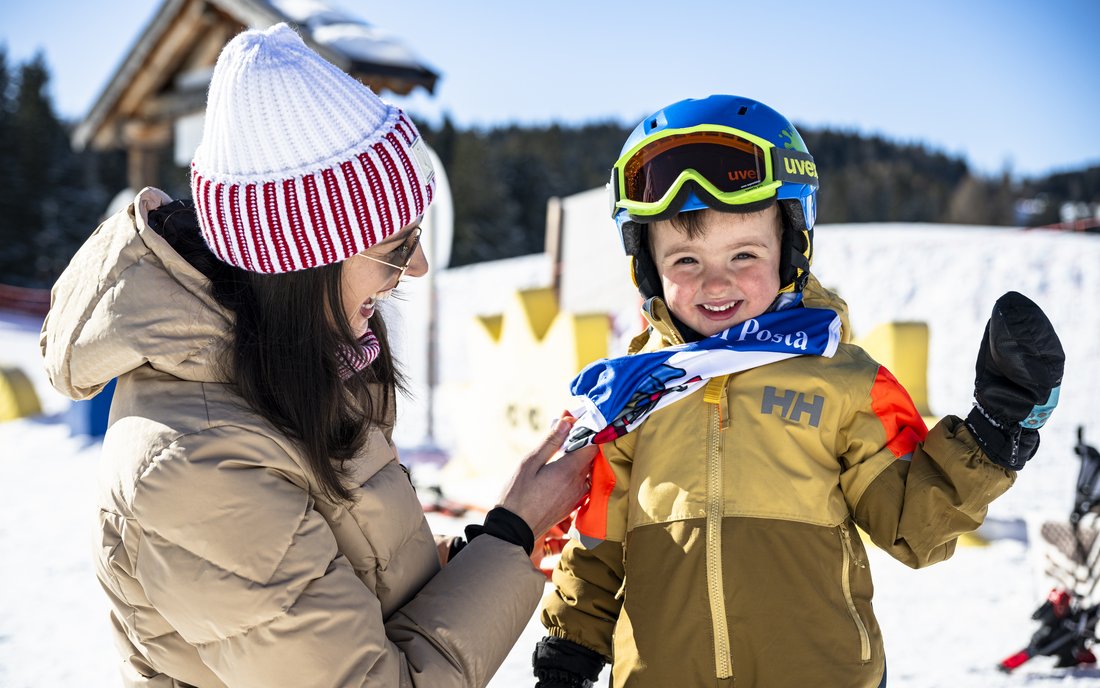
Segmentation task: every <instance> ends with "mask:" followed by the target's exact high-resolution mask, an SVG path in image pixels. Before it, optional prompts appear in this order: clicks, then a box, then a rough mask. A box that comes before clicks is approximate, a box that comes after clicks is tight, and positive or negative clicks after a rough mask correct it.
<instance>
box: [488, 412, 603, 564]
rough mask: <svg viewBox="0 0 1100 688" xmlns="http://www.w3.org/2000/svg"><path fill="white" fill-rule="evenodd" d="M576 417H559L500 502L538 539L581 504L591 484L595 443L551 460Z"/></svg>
mask: <svg viewBox="0 0 1100 688" xmlns="http://www.w3.org/2000/svg"><path fill="white" fill-rule="evenodd" d="M573 421H574V418H573V417H572V416H569V415H564V416H562V417H561V418H559V419H558V421H557V423H555V424H554V429H553V431H552V432H551V433H550V436H549V437H547V438H546V440H545V441H544V442H543V443H542V445H541V446H540V447H539V448H538V449H536V450H535V451H533V452H532V453H530V454H528V455H527V457H526V458H524V459H523V462H522V463H520V465H519V468H518V469H516V472H515V473H514V474H513V475H512V480H511V481H510V482H509V483H508V487H506V488H505V490H504V496H503V497H501V500H500V506H502V507H504V508H505V509H507V510H508V511H511V512H512V513H513V514H515V515H516V516H519V517H520V518H522V519H523V520H524V522H526V523H527V525H528V526H529V527H530V528H531V532H532V533H534V534H535V542H536V543H539V542H540V541H541V539H542V536H543V535H545V534H546V532H547V531H548V530H550V528H551V527H552V526H554V525H555V524H556V523H558V522H559V521H561V520H562V519H564V518H565V517H566V516H568V515H569V512H571V511H573V509H575V508H577V505H578V504H580V502H581V500H583V499H584V496H585V495H586V494H587V493H588V490H589V487H590V482H589V479H590V476H591V469H592V459H593V458H594V457H595V456H596V451H597V450H596V447H595V446H594V445H589V446H587V447H582V448H581V449H578V450H577V451H574V452H570V453H568V454H564V455H562V456H561V457H559V458H558V459H556V460H554V461H549V459H550V458H551V457H552V456H554V454H555V453H556V452H557V451H558V450H559V449H561V445H562V443H563V442H565V438H566V436H567V435H568V434H569V430H570V429H571V428H572V427H573Z"/></svg>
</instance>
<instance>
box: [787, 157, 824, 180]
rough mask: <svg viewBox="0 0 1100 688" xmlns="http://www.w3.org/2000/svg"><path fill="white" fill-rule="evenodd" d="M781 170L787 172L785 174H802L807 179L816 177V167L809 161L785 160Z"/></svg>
mask: <svg viewBox="0 0 1100 688" xmlns="http://www.w3.org/2000/svg"><path fill="white" fill-rule="evenodd" d="M783 169H785V170H787V174H804V175H807V176H809V177H816V176H817V165H815V164H814V163H812V162H810V161H809V160H795V159H794V158H785V159H784V160H783Z"/></svg>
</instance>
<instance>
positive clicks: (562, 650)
mask: <svg viewBox="0 0 1100 688" xmlns="http://www.w3.org/2000/svg"><path fill="white" fill-rule="evenodd" d="M531 664H532V666H534V668H535V678H537V679H538V683H536V684H535V688H592V686H593V685H595V683H596V679H598V678H599V677H600V669H602V668H603V664H604V661H603V657H602V656H601V655H600V653H598V652H593V651H592V650H589V649H588V648H587V647H582V646H580V645H578V644H576V643H574V642H572V641H569V640H566V639H565V638H558V637H556V636H547V637H545V638H543V639H542V640H540V641H539V642H538V644H537V645H535V654H534V655H533V656H532V657H531Z"/></svg>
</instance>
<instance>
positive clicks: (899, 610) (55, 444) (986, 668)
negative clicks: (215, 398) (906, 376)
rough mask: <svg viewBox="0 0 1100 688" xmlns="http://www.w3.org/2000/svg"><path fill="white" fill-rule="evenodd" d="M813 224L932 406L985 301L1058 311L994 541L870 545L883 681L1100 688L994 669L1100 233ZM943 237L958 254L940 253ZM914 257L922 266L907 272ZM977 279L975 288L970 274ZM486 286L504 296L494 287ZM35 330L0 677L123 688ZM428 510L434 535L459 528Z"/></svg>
mask: <svg viewBox="0 0 1100 688" xmlns="http://www.w3.org/2000/svg"><path fill="white" fill-rule="evenodd" d="M819 229H820V230H821V231H819V233H818V242H819V243H818V255H817V257H816V262H815V265H818V266H820V267H821V270H820V273H821V277H822V281H823V282H825V283H826V284H827V285H830V286H838V287H839V288H840V289H841V292H842V294H844V295H845V297H846V298H847V299H848V302H849V304H850V305H851V307H852V312H853V322H854V324H855V326H856V329H857V331H859V330H861V329H862V330H866V329H867V328H869V327H870V326H871V325H873V324H875V322H880V321H882V320H876V321H871V320H868V318H870V317H871V316H872V314H874V315H876V316H881V317H882V318H886V319H900V318H898V317H897V316H895V315H894V314H893V312H892V311H889V310H888V309H890V308H894V309H896V312H898V313H901V314H905V315H906V318H905V319H913V320H926V321H928V322H930V323H931V325H932V327H933V341H932V352H931V360H930V370H929V384H930V388H929V395H930V399H931V403H932V407H933V411H935V412H939V413H947V412H951V411H954V412H956V413H958V412H962V411H965V409H966V406H967V404H968V402H969V396H968V395H969V385H970V384H971V381H972V379H973V367H972V366H973V355H974V353H975V352H976V349H977V337H978V336H979V335H980V331H981V327H982V325H983V324H984V321H985V318H986V316H987V314H988V310H989V308H990V306H991V304H992V301H993V299H994V298H995V296H996V294H999V293H1000V292H1001V291H1003V290H1004V289H1006V288H1017V289H1020V290H1021V291H1023V292H1024V293H1026V294H1028V295H1029V296H1032V298H1034V299H1035V300H1036V301H1038V302H1040V304H1041V305H1043V307H1044V308H1046V309H1047V310H1048V312H1049V313H1050V314H1051V318H1052V319H1053V320H1054V321H1055V325H1056V326H1057V327H1058V329H1059V332H1060V333H1061V334H1062V337H1063V341H1064V343H1065V345H1066V350H1067V355H1068V357H1069V361H1068V362H1067V369H1068V370H1069V371H1070V375H1071V376H1072V379H1070V376H1067V382H1066V385H1065V389H1064V390H1063V397H1062V405H1061V406H1060V407H1059V410H1058V412H1057V413H1056V414H1055V417H1054V420H1053V421H1052V422H1051V424H1050V426H1049V427H1048V430H1047V431H1044V436H1043V448H1042V449H1041V450H1040V456H1039V457H1038V458H1037V459H1036V463H1035V464H1034V465H1030V466H1028V468H1027V469H1026V471H1024V472H1023V473H1021V476H1020V480H1019V482H1018V484H1017V485H1016V487H1014V488H1013V490H1011V491H1010V492H1009V493H1008V494H1007V495H1006V496H1005V497H1004V498H1003V499H1002V500H999V501H998V502H996V503H995V504H994V507H993V508H992V509H991V511H990V516H991V520H990V522H989V527H988V528H986V529H984V531H983V532H984V533H985V534H986V535H988V536H990V537H992V538H993V541H992V543H991V544H990V545H989V546H988V547H961V548H960V549H959V550H958V552H957V553H956V555H955V557H954V558H953V559H951V560H949V561H947V562H945V563H943V564H939V565H936V566H933V567H931V568H929V569H926V570H922V571H911V570H909V569H907V568H905V567H904V566H902V565H900V564H898V563H896V562H894V561H893V560H891V559H889V558H888V557H886V556H885V555H884V554H882V553H881V552H879V551H877V550H872V551H871V552H870V558H871V566H872V568H873V570H874V576H875V584H876V596H875V607H876V611H877V613H878V616H879V621H880V623H881V625H882V627H883V632H884V635H885V638H886V649H887V657H888V660H887V661H888V665H889V674H890V686H891V687H892V688H906V687H909V688H936V687H939V686H950V687H952V688H954V687H963V686H965V687H968V688H993V687H1001V686H1005V687H1007V686H1024V685H1028V686H1047V685H1065V686H1100V670H1097V669H1095V668H1091V669H1078V670H1074V671H1066V670H1057V669H1054V668H1053V666H1052V665H1053V662H1052V660H1050V659H1049V658H1039V659H1036V660H1033V661H1032V662H1030V663H1028V664H1026V665H1025V666H1024V667H1023V668H1022V669H1020V670H1019V671H1018V672H1017V673H1016V674H1014V675H1011V676H1006V675H1004V674H1001V673H1000V672H998V671H997V670H996V669H995V664H996V663H997V662H998V661H999V660H1001V659H1003V658H1004V657H1005V656H1007V655H1008V654H1010V653H1012V652H1014V651H1016V650H1018V649H1020V648H1021V647H1022V646H1023V645H1024V644H1025V643H1026V641H1027V639H1028V638H1029V636H1030V635H1031V633H1032V631H1033V630H1034V625H1033V623H1032V622H1031V621H1030V619H1029V616H1030V614H1031V612H1032V611H1033V609H1034V608H1035V607H1036V606H1037V605H1038V603H1039V602H1040V601H1041V600H1042V596H1043V594H1044V593H1045V589H1046V587H1047V583H1046V581H1044V580H1043V579H1042V577H1041V576H1040V575H1039V573H1038V571H1037V569H1036V567H1035V566H1034V565H1033V556H1034V552H1035V547H1034V546H1029V545H1028V544H1027V542H1026V541H1025V540H1026V538H1025V537H1024V536H1023V532H1024V528H1023V527H1022V526H1021V522H1022V520H1023V519H1030V520H1032V521H1034V520H1036V519H1039V518H1043V517H1064V516H1065V515H1066V514H1067V513H1068V510H1069V508H1070V506H1071V503H1072V499H1071V496H1072V489H1073V480H1074V477H1075V475H1076V466H1077V464H1076V461H1075V459H1074V457H1073V454H1072V446H1073V439H1074V432H1075V429H1076V426H1077V425H1078V424H1085V425H1086V426H1087V428H1086V436H1087V437H1089V438H1090V439H1091V440H1092V443H1093V444H1096V443H1097V442H1100V417H1098V415H1097V412H1096V410H1095V409H1096V408H1097V407H1100V397H1098V390H1100V364H1098V363H1097V361H1100V337H1097V334H1098V333H1100V325H1098V317H1100V316H1098V315H1097V313H1098V311H1097V309H1096V308H1095V304H1094V303H1092V300H1093V296H1094V295H1095V294H1096V293H1098V291H1100V271H1097V269H1096V266H1097V265H1100V239H1097V238H1096V237H1081V236H1077V237H1069V236H1051V235H1049V234H1043V233H1026V234H1027V236H1020V237H1016V236H1013V235H1011V234H1009V233H1008V232H1007V231H1006V230H1002V231H996V230H985V231H984V232H983V231H978V230H972V231H966V230H961V229H960V228H944V229H943V230H942V231H941V232H938V233H931V234H929V233H923V234H920V235H919V236H908V235H906V236H894V235H892V232H893V231H894V230H893V229H892V228H880V229H879V230H877V231H876V230H875V229H874V228H872V227H863V228H856V227H848V228H843V227H837V228H835V229H834V230H833V231H832V232H830V231H828V230H827V229H826V228H819ZM925 231H927V230H925ZM845 236H847V237H849V238H848V239H846V240H843V241H842V240H841V239H842V238H843V237H845ZM830 237H833V238H830ZM945 246H946V247H950V251H946V252H945V251H943V250H938V251H933V247H940V248H941V249H942V248H943V247H945ZM994 246H995V247H996V250H993V251H991V250H990V249H991V247H994ZM914 256H919V257H920V260H917V261H915V260H914V259H913V257H914ZM914 264H919V265H920V267H921V270H920V274H909V273H910V272H912V271H913V267H912V266H913V265H914ZM846 266H859V268H860V269H859V270H848V269H846ZM830 269H831V272H830ZM450 279H452V280H455V279H457V277H456V276H452V277H451V278H450ZM975 281H978V282H980V285H979V286H978V287H974V286H967V285H968V284H972V283H974V282H975ZM456 284H457V283H456ZM490 288H492V289H494V290H496V291H497V292H498V293H499V292H500V291H501V288H500V284H499V283H496V284H493V285H492V286H491V287H490ZM446 292H447V293H449V294H452V295H454V296H450V297H448V298H453V299H455V300H456V301H457V300H458V299H461V300H462V301H464V302H466V303H475V302H478V298H479V297H478V296H477V294H476V293H475V291H473V290H470V289H465V288H463V289H450V290H446ZM408 305H409V306H413V305H414V304H408ZM402 307H404V305H402ZM448 309H449V310H448ZM444 310H445V312H446V313H447V316H446V317H452V318H454V319H456V320H457V319H459V317H460V316H462V317H466V316H464V315H462V314H461V313H459V312H458V310H459V309H458V307H457V306H456V307H454V308H449V306H448V305H447V303H446V302H445V303H444ZM945 314H946V315H945ZM38 327H39V323H38V322H37V321H35V320H34V319H32V318H25V317H19V316H9V317H0V366H12V365H14V366H18V367H20V368H21V369H23V370H24V371H25V372H26V373H27V374H28V375H29V376H31V377H32V379H33V381H34V382H35V384H36V387H37V389H38V391H39V394H40V396H41V398H42V401H43V406H44V410H45V413H44V414H43V415H42V416H39V417H36V418H31V419H24V420H19V421H13V422H8V423H3V424H0V490H2V499H0V688H32V687H33V688H39V687H40V686H59V685H79V686H88V687H90V688H98V687H100V686H104V687H105V686H117V685H119V681H118V677H117V674H116V669H115V665H116V663H117V660H116V657H115V651H114V648H113V647H112V646H111V643H110V640H109V634H108V620H107V613H106V602H105V599H104V596H103V594H102V593H101V592H100V590H99V588H98V585H97V583H96V582H95V575H94V573H93V570H92V565H91V562H90V546H91V542H92V539H91V532H90V530H89V529H90V527H91V526H92V524H93V522H94V519H93V518H92V517H91V514H92V506H91V490H90V489H89V485H90V484H91V482H92V481H93V480H94V471H95V464H96V462H97V460H98V451H99V444H98V443H94V442H91V443H90V442H88V441H87V440H83V439H80V438H74V437H71V436H70V432H69V428H68V426H67V425H66V424H65V423H64V422H63V414H64V412H65V410H66V409H67V408H68V402H67V400H65V399H63V398H61V397H60V396H59V395H57V394H56V393H54V392H53V391H52V390H50V388H49V387H48V384H47V383H46V381H45V380H44V376H43V374H42V373H41V370H40V367H39V365H40V364H39V360H38V353H37V344H38V335H37V331H38ZM411 372H412V373H413V376H414V378H415V377H416V376H417V375H418V371H416V370H415V369H414V370H412V371H411ZM486 501H489V502H491V501H492V495H488V496H487V497H486ZM432 520H433V526H436V527H437V529H438V530H440V531H457V530H458V529H460V527H461V525H462V524H461V523H459V522H456V521H448V520H445V519H440V518H437V517H435V516H434V515H433V516H432ZM811 630H812V629H811ZM541 635H542V630H541V627H540V626H539V625H538V623H537V620H535V619H533V620H532V623H531V624H530V625H529V626H528V628H527V630H526V631H525V633H524V635H523V636H522V637H521V638H520V640H519V642H518V643H517V644H516V646H515V648H514V649H513V651H512V653H511V654H510V655H509V657H508V659H507V660H506V662H505V664H504V666H503V667H502V668H501V670H500V672H499V673H498V674H497V676H496V677H495V678H494V680H493V682H492V683H491V684H490V685H491V686H493V687H494V688H512V687H515V686H525V685H527V686H530V685H532V683H533V681H532V680H531V678H530V669H529V662H530V655H531V650H532V648H533V646H534V643H535V641H536V640H537V639H538V638H539V637H541Z"/></svg>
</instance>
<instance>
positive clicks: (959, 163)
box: [418, 120, 1100, 265]
mask: <svg viewBox="0 0 1100 688" xmlns="http://www.w3.org/2000/svg"><path fill="white" fill-rule="evenodd" d="M418 126H419V127H420V130H421V132H422V133H423V134H424V137H425V138H426V139H427V141H428V143H429V144H430V145H431V146H432V147H433V148H434V149H435V150H436V151H437V152H438V153H439V156H440V159H441V160H442V161H443V164H444V166H445V167H446V168H447V173H448V176H449V178H450V182H451V185H452V191H453V194H454V199H455V246H454V251H453V255H452V263H453V264H454V265H463V264H467V263H474V262H479V261H483V260H491V259H494V258H504V257H509V256H516V255H523V254H525V253H534V252H537V251H541V250H542V246H543V234H544V231H545V222H546V220H545V208H546V201H547V199H549V198H550V197H551V196H567V195H570V194H574V193H578V192H580V191H585V190H587V189H591V188H594V187H598V186H602V185H603V184H605V183H606V182H607V179H608V176H609V174H610V166H611V163H612V161H614V159H615V158H616V157H617V156H618V153H619V150H620V148H621V146H622V143H623V141H625V140H626V137H627V135H628V134H629V133H630V129H631V127H628V126H626V125H623V124H620V123H613V122H602V123H591V124H585V125H578V126H565V125H548V126H523V127H521V126H517V125H511V126H503V127H494V128H488V129H484V128H474V129H458V128H456V127H455V126H453V124H451V122H450V121H449V120H444V122H443V124H442V125H441V126H440V127H438V128H433V127H431V126H428V125H426V124H423V123H419V122H418ZM799 131H800V132H801V133H802V137H803V139H805V141H806V145H807V146H808V147H809V148H810V150H811V151H812V152H813V154H814V158H815V160H816V161H817V165H818V170H819V173H820V174H821V190H820V192H819V204H818V205H819V208H818V222H821V223H839V222H949V223H955V224H975V225H1009V226H1038V225H1046V224H1052V223H1055V222H1058V221H1059V219H1060V218H1059V209H1060V207H1061V206H1062V204H1063V203H1065V202H1084V203H1093V204H1096V203H1098V202H1100V167H1092V168H1089V169H1086V170H1082V171H1079V172H1066V173H1060V174H1057V175H1052V176H1049V177H1042V178H1037V179H1025V180H1022V181H1021V180H1012V179H1009V178H1007V177H1006V176H999V177H983V176H980V175H977V174H975V173H974V172H972V171H971V170H970V168H969V166H968V165H967V163H966V161H965V160H963V159H962V158H960V157H954V156H950V155H947V154H945V153H942V152H939V151H935V150H931V149H929V148H927V147H925V146H921V145H914V144H906V143H898V142H894V141H890V140H887V139H885V138H882V137H880V136H866V135H863V134H859V133H857V132H851V131H840V130H833V129H813V128H809V127H799ZM1023 200H1028V201H1031V202H1027V203H1021V202H1020V201H1023Z"/></svg>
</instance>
